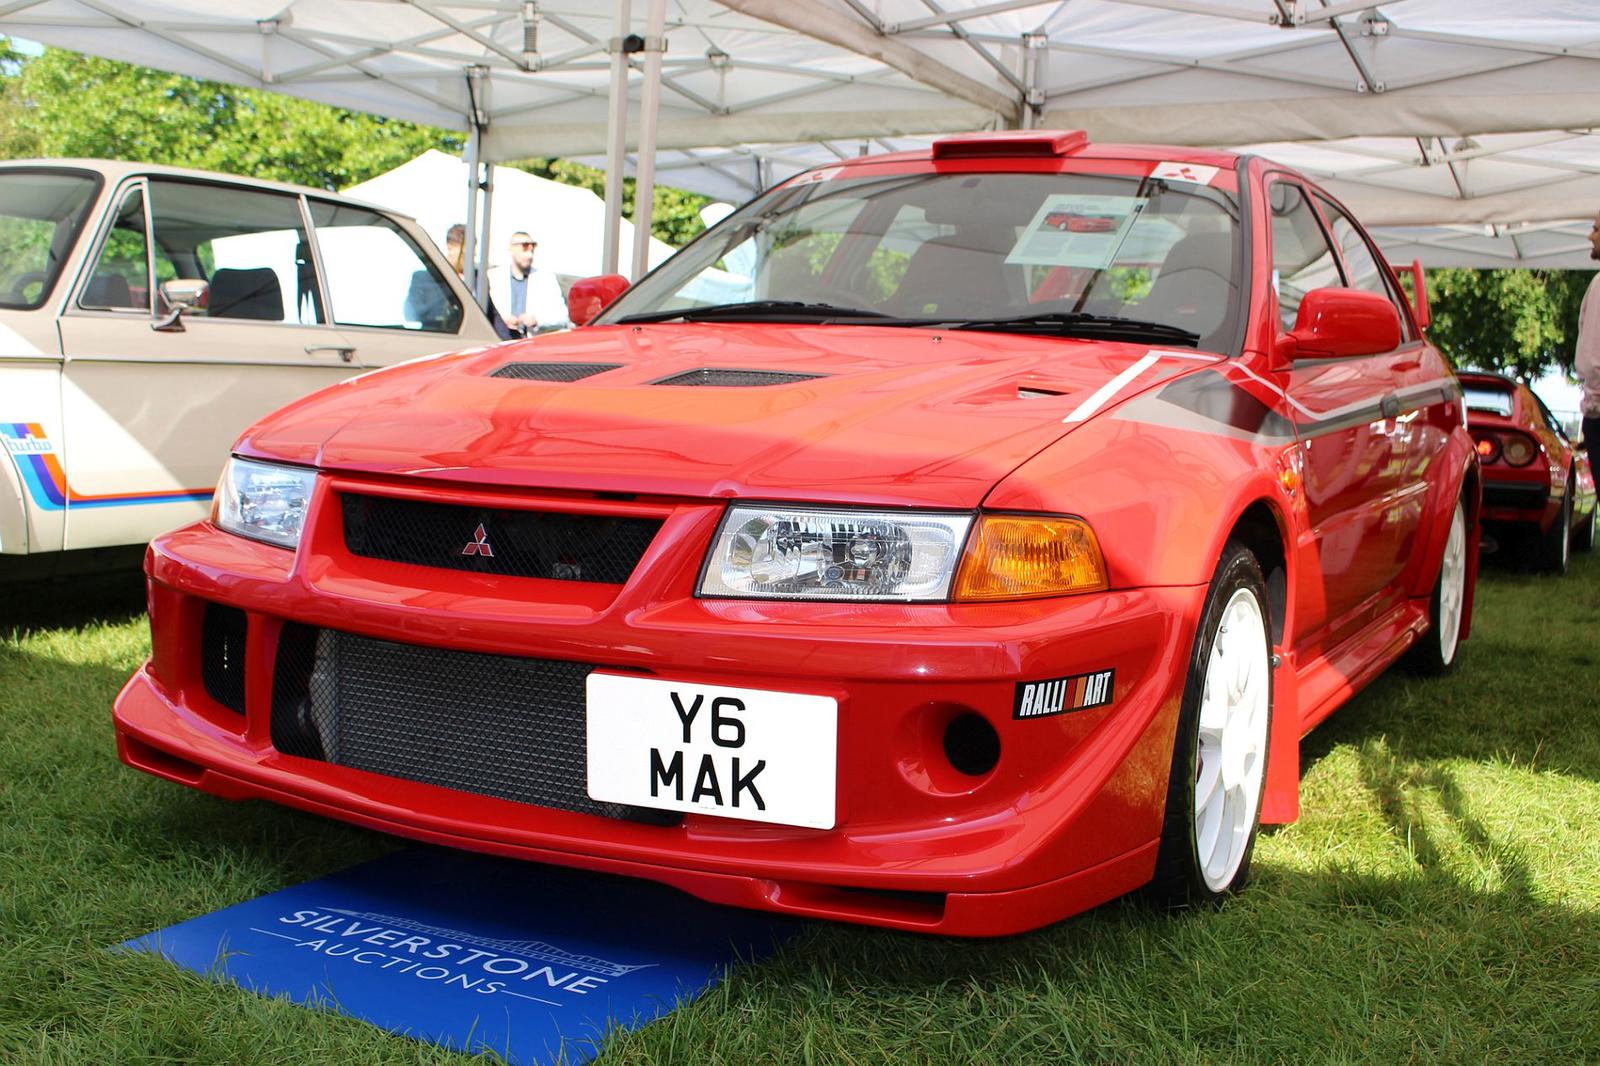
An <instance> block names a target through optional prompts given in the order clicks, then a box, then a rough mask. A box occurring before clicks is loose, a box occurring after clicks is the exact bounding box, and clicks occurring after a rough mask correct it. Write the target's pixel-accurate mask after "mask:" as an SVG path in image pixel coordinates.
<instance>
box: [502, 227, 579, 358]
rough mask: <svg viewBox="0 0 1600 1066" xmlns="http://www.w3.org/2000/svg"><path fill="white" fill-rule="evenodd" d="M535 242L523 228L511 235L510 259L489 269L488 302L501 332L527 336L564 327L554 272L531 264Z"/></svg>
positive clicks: (563, 304) (564, 311) (563, 302)
mask: <svg viewBox="0 0 1600 1066" xmlns="http://www.w3.org/2000/svg"><path fill="white" fill-rule="evenodd" d="M537 247H538V242H537V241H535V240H534V239H533V238H532V237H531V236H529V235H528V234H527V233H526V232H524V231H522V230H518V231H517V232H515V233H513V234H512V235H511V247H510V253H511V254H510V262H508V263H506V264H505V265H503V266H497V267H494V268H493V269H491V270H490V272H489V303H490V306H492V307H494V308H495V310H496V311H497V312H498V315H497V316H496V321H495V329H497V330H501V329H502V328H503V332H502V334H501V335H502V336H505V337H529V336H532V335H533V334H535V333H544V332H548V331H549V330H553V329H566V328H567V327H568V326H570V325H572V323H571V322H569V321H568V320H567V303H566V300H565V298H564V297H562V295H561V283H560V282H559V281H558V280H557V279H556V276H555V274H554V273H552V272H551V271H548V270H540V269H539V268H538V267H536V266H534V265H533V253H534V250H535V249H536V248H537Z"/></svg>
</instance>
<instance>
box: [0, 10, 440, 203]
mask: <svg viewBox="0 0 1600 1066" xmlns="http://www.w3.org/2000/svg"><path fill="white" fill-rule="evenodd" d="M0 70H3V71H5V72H6V73H7V75H8V76H7V77H6V78H5V86H4V93H3V95H0V150H3V151H4V153H5V156H6V157H7V158H13V159H15V158H18V157H22V156H88V157H94V158H101V159H133V160H138V161H141V162H147V163H168V164H172V165H175V166H185V167H198V168H200V169H204V170H220V171H224V172H227V173H230V174H246V175H249V176H251V177H257V178H270V179H274V180H277V181H290V182H296V183H298V184H301V185H311V186H315V187H318V188H323V189H330V190H331V189H340V188H343V187H344V186H346V185H351V184H354V183H355V182H358V181H365V180H366V179H367V178H371V177H374V176H376V175H378V174H381V173H383V172H384V171H386V170H389V169H392V168H393V167H396V166H399V165H400V164H401V163H404V162H405V161H406V160H408V159H411V158H412V157H414V156H416V155H419V154H420V153H422V152H423V151H425V150H426V149H429V148H440V149H443V150H445V151H459V150H460V149H461V144H462V138H461V135H460V134H456V133H450V132H446V131H444V130H438V129H433V128H431V127H428V126H420V125H417V124H416V123H412V122H400V121H397V120H393V119H386V118H380V117H379V116H377V115H369V114H365V113H363V112H357V111H344V110H341V109H340V108H336V107H329V106H327V105H325V104H319V103H315V102H313V101H310V100H299V99H296V98H294V97H290V96H283V95H281V94H279V93H271V92H264V91H260V90H256V89H242V88H238V87H236V86H232V85H222V84H219V83H217V82H208V81H200V80H198V79H196V78H189V77H185V76H183V75H181V74H166V73H162V72H161V71H156V70H149V69H147V68H145V67H136V66H132V65H130V64H127V63H119V62H116V61H115V60H110V59H98V58H95V57H93V56H85V55H79V54H77V53H75V52H67V51H63V50H61V49H57V48H47V49H45V51H44V53H43V54H42V55H40V56H37V57H35V58H31V59H30V58H27V57H23V56H19V55H18V54H17V53H16V52H14V51H13V50H12V49H11V48H10V46H9V42H5V44H4V46H3V47H0Z"/></svg>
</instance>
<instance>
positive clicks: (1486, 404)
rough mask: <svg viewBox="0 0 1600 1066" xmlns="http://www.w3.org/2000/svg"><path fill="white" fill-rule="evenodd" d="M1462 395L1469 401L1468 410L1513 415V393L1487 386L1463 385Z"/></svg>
mask: <svg viewBox="0 0 1600 1066" xmlns="http://www.w3.org/2000/svg"><path fill="white" fill-rule="evenodd" d="M1461 395H1462V397H1463V398H1464V399H1465V400H1466V401H1467V410H1469V411H1485V412H1488V413H1489V414H1493V415H1504V416H1506V417H1510V415H1511V393H1509V392H1507V391H1505V390H1504V389H1497V388H1494V387H1493V386H1486V385H1469V384H1465V383H1463V384H1462V386H1461Z"/></svg>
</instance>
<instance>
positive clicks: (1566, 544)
mask: <svg viewBox="0 0 1600 1066" xmlns="http://www.w3.org/2000/svg"><path fill="white" fill-rule="evenodd" d="M1568 484H1569V486H1570V485H1571V482H1568ZM1571 556H1572V491H1571V489H1570V487H1569V489H1568V491H1567V494H1566V495H1565V496H1563V497H1562V498H1561V510H1560V512H1559V513H1557V515H1556V519H1555V521H1554V522H1551V523H1550V528H1549V529H1547V530H1545V531H1544V533H1543V534H1542V535H1540V537H1539V553H1538V564H1537V565H1538V568H1539V569H1540V570H1541V571H1543V572H1544V573H1546V574H1555V575H1557V576H1558V577H1559V576H1561V575H1563V574H1565V573H1566V572H1567V563H1568V561H1569V560H1570V558H1571Z"/></svg>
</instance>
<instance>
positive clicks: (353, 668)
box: [272, 623, 681, 825]
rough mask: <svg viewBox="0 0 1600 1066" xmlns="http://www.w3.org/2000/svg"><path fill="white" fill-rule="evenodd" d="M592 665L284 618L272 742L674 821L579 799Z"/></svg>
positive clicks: (393, 769) (512, 794)
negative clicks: (399, 639) (454, 647)
mask: <svg viewBox="0 0 1600 1066" xmlns="http://www.w3.org/2000/svg"><path fill="white" fill-rule="evenodd" d="M592 669H594V667H592V666H589V665H587V664H585V663H575V662H565V661H560V660H550V659H521V658H515V657H512V656H508V655H484V654H480V653H477V652H464V651H451V650H448V649H445V648H430V647H423V646H420V645H414V644H396V643H393V642H390V641H386V640H375V639H373V638H371V637H361V636H356V635H354V634H351V633H341V632H338V631H336V630H331V629H313V628H311V627H309V626H303V625H298V624H293V623H291V624H288V625H285V626H284V629H283V633H282V636H281V637H280V638H279V643H278V659H277V665H276V668H275V669H274V671H273V686H272V744H273V746H274V747H275V748H277V749H278V750H279V751H281V752H283V753H284V754H286V755H298V756H300V757H301V758H306V759H318V760H321V761H323V762H330V763H334V764H336V765H338V766H348V767H352V768H354V769H358V770H368V771H371V772H372V773H378V774H384V775H387V776H389V777H398V778H403V779H404V780H407V781H419V782H422V783H424V784H429V785H439V786H442V787H444V788H453V789H456V790H458V791H461V792H471V793H475V794H477V795H481V796H495V797H498V798H500V799H507V800H512V801H515V802H517V803H532V804H536V805H538V806H541V807H554V808H556V809H558V810H564V811H576V812H578V813H580V814H598V815H604V816H606V817H611V818H628V819H632V820H634V821H644V822H650V823H652V824H656V825H675V824H677V823H678V822H679V821H681V816H680V815H678V814H677V813H675V812H670V811H656V810H648V809H642V808H634V807H625V806H623V805H621V804H615V803H598V802H596V801H594V800H592V799H590V798H589V794H588V782H587V769H586V765H587V764H586V760H587V748H586V739H585V730H584V700H585V696H584V679H585V678H587V677H588V676H589V671H591V670H592Z"/></svg>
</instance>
